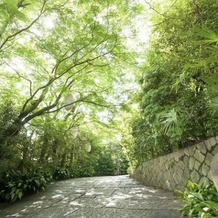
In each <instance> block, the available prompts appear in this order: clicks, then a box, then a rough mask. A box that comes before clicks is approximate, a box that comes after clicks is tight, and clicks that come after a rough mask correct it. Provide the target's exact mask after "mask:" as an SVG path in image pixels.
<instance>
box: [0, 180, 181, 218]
mask: <svg viewBox="0 0 218 218" xmlns="http://www.w3.org/2000/svg"><path fill="white" fill-rule="evenodd" d="M179 208H181V203H180V202H179V201H178V200H177V199H176V198H175V196H174V195H173V194H172V193H171V192H166V191H163V190H157V189H153V188H148V187H145V186H142V185H140V184H139V183H137V182H135V181H133V180H132V179H130V178H129V176H107V177H91V178H78V179H70V180H65V181H60V182H55V183H52V184H51V185H50V186H49V187H47V188H46V190H45V191H42V192H39V193H37V194H34V195H32V196H28V197H26V198H24V199H23V200H21V201H19V202H17V203H14V204H11V205H3V204H1V205H0V217H1V218H3V217H4V218H5V217H26V218H30V217H32V218H50V217H52V218H53V217H54V218H62V217H63V218H65V217H66V218H69V217H74V218H107V217H109V218H125V217H126V218H140V217H143V218H179V217H180V214H179V212H177V211H176V209H179Z"/></svg>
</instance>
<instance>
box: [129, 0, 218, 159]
mask: <svg viewBox="0 0 218 218" xmlns="http://www.w3.org/2000/svg"><path fill="white" fill-rule="evenodd" d="M147 4H148V5H149V7H150V8H151V9H152V11H153V13H152V18H151V21H152V22H153V30H152V32H153V33H152V36H151V40H150V45H149V49H148V51H147V53H146V57H145V64H144V65H143V66H142V71H143V73H142V78H141V79H140V83H141V93H140V94H139V96H138V99H139V102H140V114H139V116H138V117H136V118H135V120H134V122H133V124H132V127H133V136H134V138H135V143H134V146H133V150H134V152H133V155H132V156H133V158H135V159H136V160H137V161H138V163H141V162H143V161H144V160H146V159H151V158H153V157H156V156H158V155H162V154H166V153H170V152H172V151H174V150H177V149H179V148H183V147H186V146H189V145H191V144H194V143H196V142H198V141H201V140H204V139H206V138H208V137H210V136H213V135H215V134H216V133H217V130H218V123H217V118H218V113H217V109H216V110H214V108H212V107H211V105H214V104H212V102H214V101H213V98H211V96H212V94H213V95H214V94H216V93H217V87H216V81H217V69H218V68H217V57H218V53H217V39H218V35H217V33H216V30H217V29H218V22H217V17H218V4H217V1H216V0H211V1H210V3H209V4H208V1H205V0H199V1H194V0H192V1H184V0H178V1H166V2H165V3H163V2H162V3H161V4H158V3H156V4H155V3H154V4H150V3H149V2H147ZM211 78H212V79H211ZM212 81H213V83H212ZM212 88H213V89H212ZM214 90H215V91H214Z"/></svg>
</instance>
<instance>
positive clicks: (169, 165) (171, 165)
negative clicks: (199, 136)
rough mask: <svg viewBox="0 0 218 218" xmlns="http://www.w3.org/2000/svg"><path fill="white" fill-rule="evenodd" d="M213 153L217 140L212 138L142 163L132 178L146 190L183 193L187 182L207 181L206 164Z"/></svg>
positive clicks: (208, 172)
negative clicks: (146, 187) (149, 187)
mask: <svg viewBox="0 0 218 218" xmlns="http://www.w3.org/2000/svg"><path fill="white" fill-rule="evenodd" d="M216 153H218V137H212V138H210V139H208V140H206V141H203V142H201V143H199V144H196V145H193V146H191V147H188V148H184V149H181V150H179V151H177V152H174V153H171V154H168V155H166V156H161V157H158V158H156V159H153V160H150V161H147V162H144V163H143V164H142V165H141V166H139V167H138V168H137V169H136V170H135V172H134V173H133V175H132V177H133V178H135V179H136V180H138V181H140V182H142V183H143V184H145V185H147V186H155V187H161V188H164V189H166V190H171V191H175V190H183V189H184V187H185V186H186V185H187V182H188V180H191V181H193V182H196V183H200V182H208V181H209V180H211V175H210V163H211V160H212V158H213V156H214V155H215V154H216ZM211 181H212V180H211Z"/></svg>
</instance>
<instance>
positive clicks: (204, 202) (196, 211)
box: [182, 181, 218, 218]
mask: <svg viewBox="0 0 218 218" xmlns="http://www.w3.org/2000/svg"><path fill="white" fill-rule="evenodd" d="M182 197H183V200H184V202H185V206H184V207H183V208H182V213H183V215H186V216H188V217H191V218H198V217H205V218H207V217H208V218H212V217H214V218H215V217H217V216H218V193H217V191H216V189H215V187H214V185H213V184H204V183H202V184H196V183H193V182H191V181H189V183H188V185H187V187H186V189H185V191H184V192H183V193H182Z"/></svg>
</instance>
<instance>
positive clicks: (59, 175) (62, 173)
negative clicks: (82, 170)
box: [53, 168, 73, 180]
mask: <svg viewBox="0 0 218 218" xmlns="http://www.w3.org/2000/svg"><path fill="white" fill-rule="evenodd" d="M72 177H73V174H72V173H71V172H70V170H68V169H66V168H57V169H56V170H55V172H54V174H53V179H55V180H63V179H70V178H72Z"/></svg>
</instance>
